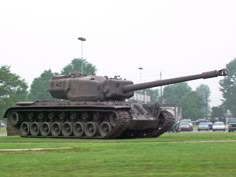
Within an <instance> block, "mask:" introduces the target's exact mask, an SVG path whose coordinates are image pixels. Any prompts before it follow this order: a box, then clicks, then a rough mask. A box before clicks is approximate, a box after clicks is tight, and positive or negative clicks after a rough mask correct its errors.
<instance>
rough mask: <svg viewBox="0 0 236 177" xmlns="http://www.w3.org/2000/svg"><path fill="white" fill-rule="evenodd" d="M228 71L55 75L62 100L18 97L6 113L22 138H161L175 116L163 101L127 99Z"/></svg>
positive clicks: (52, 83) (52, 84)
mask: <svg viewBox="0 0 236 177" xmlns="http://www.w3.org/2000/svg"><path fill="white" fill-rule="evenodd" d="M225 75H227V70H225V69H222V70H215V71H210V72H204V73H202V74H196V75H190V76H184V77H177V78H172V79H165V80H157V81H152V82H145V83H139V84H134V83H133V82H132V81H129V80H122V79H120V78H117V77H115V78H108V77H103V76H95V75H90V76H85V75H82V74H80V73H71V74H68V75H63V76H55V77H53V78H52V79H51V80H49V92H50V94H51V96H52V97H54V98H58V99H60V100H59V101H48V100H37V101H34V102H17V103H16V106H14V107H11V108H9V109H7V110H6V112H5V115H4V117H5V118H7V119H8V123H9V126H11V127H13V128H14V129H15V131H17V132H18V134H19V135H20V136H22V137H66V138H73V137H74V138H106V139H110V138H130V137H131V138H138V137H158V136H160V135H161V134H163V133H165V132H166V131H168V130H169V129H170V128H171V127H172V125H173V124H174V117H173V115H172V114H171V113H170V112H168V111H165V110H162V109H161V108H160V105H159V104H141V103H130V102H127V101H125V100H126V99H128V98H131V97H132V96H133V95H134V91H135V90H142V89H147V88H152V87H158V86H163V85H168V84H173V83H178V82H184V81H190V80H195V79H200V78H203V79H207V78H212V77H217V76H225Z"/></svg>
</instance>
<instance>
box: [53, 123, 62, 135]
mask: <svg viewBox="0 0 236 177" xmlns="http://www.w3.org/2000/svg"><path fill="white" fill-rule="evenodd" d="M51 133H52V136H59V135H60V134H61V124H60V123H59V122H54V123H52V126H51Z"/></svg>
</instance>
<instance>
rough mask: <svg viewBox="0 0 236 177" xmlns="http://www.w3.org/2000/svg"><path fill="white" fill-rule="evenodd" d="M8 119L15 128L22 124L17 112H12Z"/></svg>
mask: <svg viewBox="0 0 236 177" xmlns="http://www.w3.org/2000/svg"><path fill="white" fill-rule="evenodd" d="M8 118H9V121H10V122H11V124H12V125H13V126H15V125H17V124H18V123H19V122H20V117H19V114H18V113H17V112H11V113H10V114H9V116H8Z"/></svg>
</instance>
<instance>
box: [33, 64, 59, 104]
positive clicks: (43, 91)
mask: <svg viewBox="0 0 236 177" xmlns="http://www.w3.org/2000/svg"><path fill="white" fill-rule="evenodd" d="M54 75H56V73H53V72H52V71H51V70H50V69H49V70H45V71H44V72H43V73H42V74H41V75H40V76H39V77H38V78H35V79H34V80H33V82H32V85H31V89H30V99H31V100H37V99H39V100H42V99H47V100H52V99H53V98H52V96H51V95H50V94H49V92H48V81H49V79H51V78H52V77H53V76H54Z"/></svg>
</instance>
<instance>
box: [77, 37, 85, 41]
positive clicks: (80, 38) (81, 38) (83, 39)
mask: <svg viewBox="0 0 236 177" xmlns="http://www.w3.org/2000/svg"><path fill="white" fill-rule="evenodd" d="M78 40H80V41H86V38H84V37H78Z"/></svg>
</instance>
